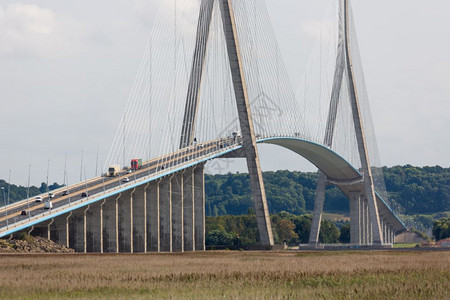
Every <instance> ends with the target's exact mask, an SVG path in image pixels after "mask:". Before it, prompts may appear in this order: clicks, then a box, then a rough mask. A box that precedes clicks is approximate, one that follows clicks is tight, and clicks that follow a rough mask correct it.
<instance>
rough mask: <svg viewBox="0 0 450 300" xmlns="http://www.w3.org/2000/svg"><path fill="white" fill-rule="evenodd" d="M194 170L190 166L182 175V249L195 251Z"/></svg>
mask: <svg viewBox="0 0 450 300" xmlns="http://www.w3.org/2000/svg"><path fill="white" fill-rule="evenodd" d="M194 170H195V167H193V168H190V169H188V170H186V172H185V173H184V175H183V231H184V251H195V243H194V241H195V231H194V220H195V214H194V208H195V207H194Z"/></svg>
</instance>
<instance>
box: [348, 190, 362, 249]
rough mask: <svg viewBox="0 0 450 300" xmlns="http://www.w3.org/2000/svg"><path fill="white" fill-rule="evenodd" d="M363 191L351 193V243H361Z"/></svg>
mask: <svg viewBox="0 0 450 300" xmlns="http://www.w3.org/2000/svg"><path fill="white" fill-rule="evenodd" d="M360 206H361V193H360V192H359V191H358V192H352V193H351V194H350V243H351V244H355V245H361V214H360V211H361V208H360Z"/></svg>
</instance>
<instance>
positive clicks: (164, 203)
mask: <svg viewBox="0 0 450 300" xmlns="http://www.w3.org/2000/svg"><path fill="white" fill-rule="evenodd" d="M159 208H160V212H159V217H160V228H161V229H160V251H162V252H172V178H171V177H166V178H164V179H163V180H162V181H161V182H160V183H159Z"/></svg>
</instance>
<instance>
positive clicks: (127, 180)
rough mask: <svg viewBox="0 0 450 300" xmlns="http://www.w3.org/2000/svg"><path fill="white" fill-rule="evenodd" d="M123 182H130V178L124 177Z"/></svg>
mask: <svg viewBox="0 0 450 300" xmlns="http://www.w3.org/2000/svg"><path fill="white" fill-rule="evenodd" d="M122 182H130V178H128V177H124V178H123V179H122Z"/></svg>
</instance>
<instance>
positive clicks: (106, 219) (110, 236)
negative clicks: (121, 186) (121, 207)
mask: <svg viewBox="0 0 450 300" xmlns="http://www.w3.org/2000/svg"><path fill="white" fill-rule="evenodd" d="M119 198H120V195H119V196H117V197H111V198H108V199H107V200H106V202H105V204H104V205H103V252H119V242H118V240H119V233H118V209H117V201H118V199H119Z"/></svg>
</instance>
